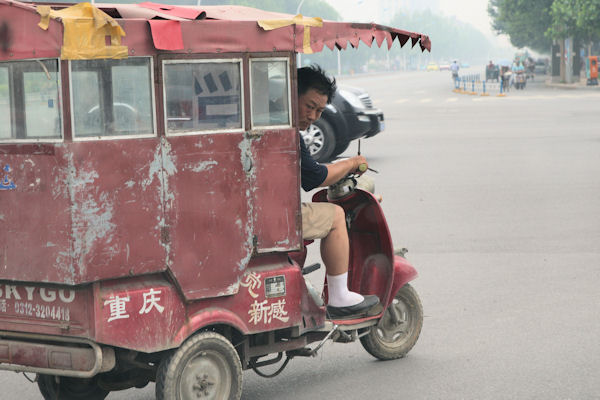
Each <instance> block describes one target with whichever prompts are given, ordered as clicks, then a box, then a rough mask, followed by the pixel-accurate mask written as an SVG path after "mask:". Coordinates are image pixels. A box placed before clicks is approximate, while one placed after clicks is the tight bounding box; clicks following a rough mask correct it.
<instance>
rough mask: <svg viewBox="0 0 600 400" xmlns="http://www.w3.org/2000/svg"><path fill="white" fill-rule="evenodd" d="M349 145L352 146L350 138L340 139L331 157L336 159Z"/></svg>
mask: <svg viewBox="0 0 600 400" xmlns="http://www.w3.org/2000/svg"><path fill="white" fill-rule="evenodd" d="M348 147H350V140H348V141H341V140H338V143H337V144H336V146H335V149H334V150H333V153H331V159H334V158H336V157H337V156H339V155H340V154H342V153H343V152H345V151H346V149H347V148H348Z"/></svg>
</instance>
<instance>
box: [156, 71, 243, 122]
mask: <svg viewBox="0 0 600 400" xmlns="http://www.w3.org/2000/svg"><path fill="white" fill-rule="evenodd" d="M240 68H241V61H239V60H236V61H230V60H228V61H225V62H220V61H208V62H206V61H185V62H180V61H178V60H177V61H174V60H170V61H165V65H164V84H165V100H166V114H167V116H166V117H167V133H180V132H195V131H218V130H225V129H229V130H230V129H236V128H239V129H241V128H242V99H243V97H242V85H241V72H240Z"/></svg>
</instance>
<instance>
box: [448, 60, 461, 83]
mask: <svg viewBox="0 0 600 400" xmlns="http://www.w3.org/2000/svg"><path fill="white" fill-rule="evenodd" d="M459 69H460V66H459V65H458V62H457V61H456V60H454V61H452V64H450V71H452V79H454V80H457V79H458V70H459Z"/></svg>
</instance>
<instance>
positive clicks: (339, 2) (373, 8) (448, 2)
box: [327, 0, 508, 43]
mask: <svg viewBox="0 0 600 400" xmlns="http://www.w3.org/2000/svg"><path fill="white" fill-rule="evenodd" d="M327 1H328V2H329V4H331V5H332V6H333V7H334V8H335V9H336V10H337V11H338V12H339V13H340V14H341V15H342V17H343V18H344V19H345V20H353V21H357V22H371V21H374V22H379V23H386V22H387V21H377V18H378V14H379V13H378V11H377V10H378V6H379V5H380V4H381V3H380V0H327ZM396 1H397V2H398V3H400V4H408V3H410V1H408V0H396ZM420 3H429V2H428V1H427V0H423V1H422V2H420ZM431 3H432V4H436V5H435V8H434V9H433V10H432V11H434V12H441V13H442V14H444V15H447V16H455V17H456V18H457V19H458V20H460V21H464V22H467V23H469V24H471V25H473V26H474V27H475V28H477V29H479V30H480V31H481V32H482V33H484V34H485V35H486V36H488V37H490V38H492V37H496V35H495V33H493V31H492V28H491V23H490V18H489V16H488V13H487V6H488V0H436V1H431ZM390 17H391V16H390ZM399 28H401V27H399ZM501 42H502V43H504V42H506V43H508V41H507V40H506V39H502V40H501Z"/></svg>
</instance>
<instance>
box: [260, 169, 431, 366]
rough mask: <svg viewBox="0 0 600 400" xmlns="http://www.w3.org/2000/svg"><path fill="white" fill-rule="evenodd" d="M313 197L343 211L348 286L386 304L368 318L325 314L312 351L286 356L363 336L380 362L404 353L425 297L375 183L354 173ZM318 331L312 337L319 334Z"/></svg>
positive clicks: (317, 299)
mask: <svg viewBox="0 0 600 400" xmlns="http://www.w3.org/2000/svg"><path fill="white" fill-rule="evenodd" d="M313 201H315V202H325V201H328V202H331V203H335V204H337V205H339V206H341V207H342V208H343V209H344V211H345V214H346V225H347V229H348V235H349V239H350V265H349V270H348V287H349V289H350V290H352V291H355V292H358V293H361V294H363V295H371V294H372V295H377V296H378V297H379V299H380V302H381V305H382V306H383V307H382V310H381V312H380V313H379V314H377V315H373V316H370V317H365V318H356V319H343V320H332V319H330V318H329V316H327V315H326V320H325V324H324V326H323V327H322V328H321V329H319V330H318V332H321V333H322V334H323V335H324V337H323V338H322V339H321V341H320V343H319V344H318V345H317V346H315V347H314V348H313V349H312V350H308V349H306V348H305V349H302V350H299V351H298V350H296V351H290V352H288V357H293V356H296V355H316V352H317V351H318V349H319V348H320V347H321V346H322V345H323V344H324V342H325V341H326V340H328V339H332V340H333V341H335V342H353V341H356V340H357V339H360V342H361V344H362V346H363V347H364V348H365V350H367V352H369V353H370V354H371V355H373V356H374V357H376V358H378V359H380V360H391V359H396V358H401V357H404V356H405V355H406V354H407V353H408V352H409V351H410V350H411V349H412V348H413V346H414V345H415V343H416V342H417V339H418V338H419V334H420V333H421V328H422V325H423V307H422V304H421V301H420V299H419V296H418V294H417V292H416V291H415V289H414V288H413V287H412V286H411V285H410V284H409V282H410V281H411V280H413V279H414V278H416V276H417V271H416V270H415V268H414V267H413V266H412V265H410V264H409V263H408V261H407V260H406V259H405V258H404V254H405V253H406V251H407V250H406V249H399V250H394V248H393V245H392V239H391V236H390V231H389V229H388V225H387V222H386V219H385V215H384V213H383V210H382V208H381V205H380V201H381V198H380V197H379V196H376V195H375V194H374V184H373V181H372V180H371V179H370V178H369V177H365V176H364V175H363V176H359V175H357V174H350V175H348V176H347V177H345V178H344V179H342V180H341V181H340V182H338V183H336V184H334V185H332V186H330V187H329V188H328V189H327V190H321V191H319V192H317V193H316V194H315V195H314V196H313ZM305 257H306V251H304V252H303V253H301V254H300V257H294V258H295V260H296V261H297V262H298V263H299V264H300V265H303V264H304V262H305ZM318 268H319V264H313V265H310V266H305V267H304V268H303V269H302V273H303V274H308V273H310V272H313V271H314V270H316V269H318ZM307 288H308V291H309V292H310V293H311V295H312V297H313V300H315V302H316V303H317V304H318V305H320V306H321V307H322V308H321V311H323V310H325V309H326V308H325V307H324V301H323V299H322V298H321V296H319V295H318V294H317V292H316V291H315V290H314V289H313V288H312V286H311V285H310V283H309V282H307ZM326 297H327V284H325V287H324V289H323V298H324V299H326ZM315 334H316V332H313V334H312V335H311V336H312V337H313V338H316V337H317V335H315ZM255 371H256V370H255Z"/></svg>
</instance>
